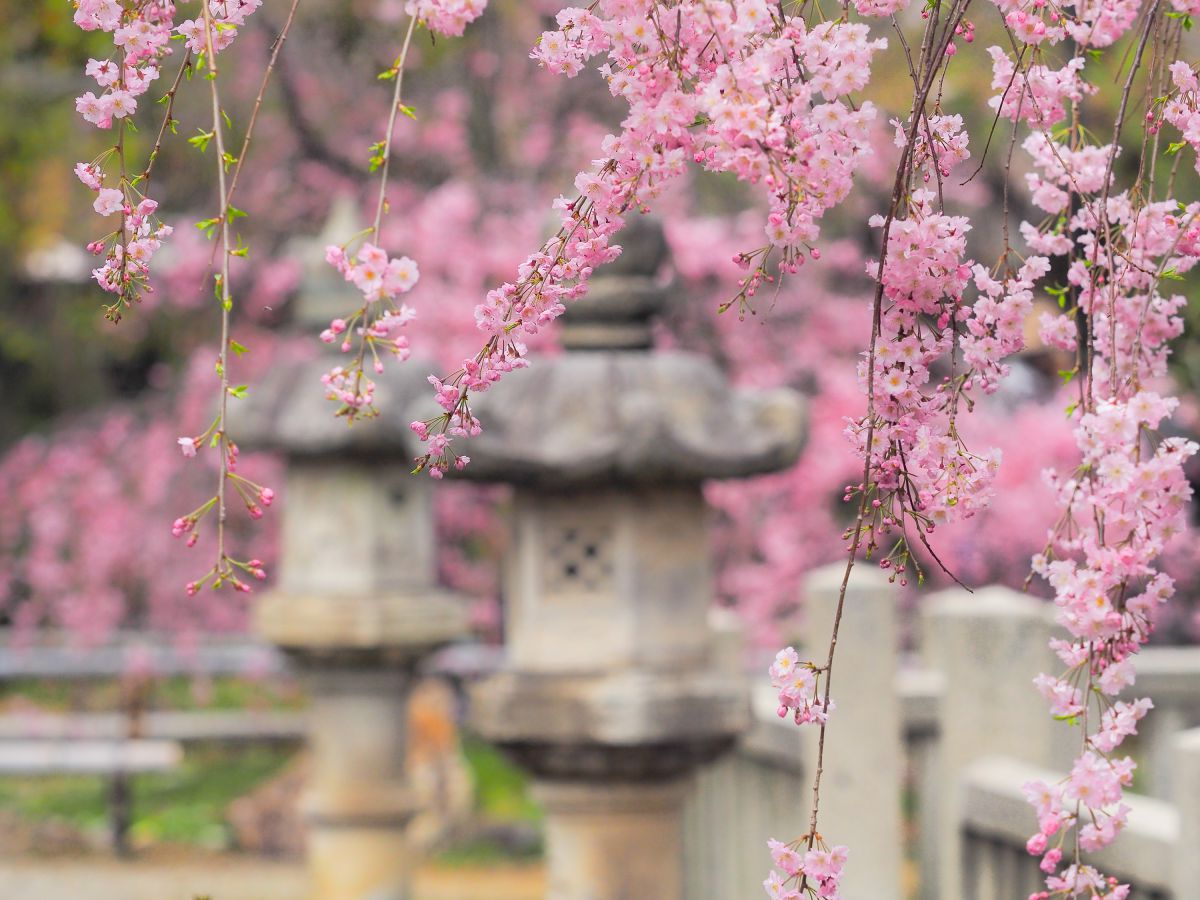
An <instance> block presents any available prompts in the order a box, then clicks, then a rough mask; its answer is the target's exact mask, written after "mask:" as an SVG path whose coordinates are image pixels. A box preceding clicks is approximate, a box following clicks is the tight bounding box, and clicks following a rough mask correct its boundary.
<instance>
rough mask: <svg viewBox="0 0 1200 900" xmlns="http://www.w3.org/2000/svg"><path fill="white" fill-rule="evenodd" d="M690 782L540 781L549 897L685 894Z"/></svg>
mask: <svg viewBox="0 0 1200 900" xmlns="http://www.w3.org/2000/svg"><path fill="white" fill-rule="evenodd" d="M688 786H689V785H688V782H687V781H686V780H685V779H677V780H671V781H662V782H654V783H650V784H636V783H626V782H593V783H587V782H552V781H543V782H540V783H539V784H537V785H536V787H535V789H534V798H535V799H536V800H537V801H538V803H540V804H541V806H542V809H543V810H545V812H546V847H547V861H546V862H547V867H548V870H549V871H548V873H547V874H548V886H549V887H548V889H549V896H550V897H552V898H558V897H564V898H565V897H612V898H616V897H681V896H683V887H682V885H683V865H682V863H683V801H684V797H685V795H686V793H687V789H688Z"/></svg>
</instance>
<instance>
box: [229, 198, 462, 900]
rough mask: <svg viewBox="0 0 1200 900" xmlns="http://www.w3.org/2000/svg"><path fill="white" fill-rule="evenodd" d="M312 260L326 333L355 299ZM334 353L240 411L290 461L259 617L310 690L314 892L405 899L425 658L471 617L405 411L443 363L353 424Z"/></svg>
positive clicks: (399, 373)
mask: <svg viewBox="0 0 1200 900" xmlns="http://www.w3.org/2000/svg"><path fill="white" fill-rule="evenodd" d="M343 212H344V211H343ZM337 218H338V215H337V212H336V211H335V216H334V219H335V221H336V219H337ZM331 230H332V231H333V233H342V234H349V233H351V232H353V231H354V228H353V226H352V225H348V224H343V225H340V226H331ZM316 243H317V245H318V247H317V249H318V250H319V246H320V245H321V244H323V243H324V242H323V241H319V240H318V241H317V242H316ZM306 257H307V258H308V259H309V260H310V261H311V262H312V264H311V265H310V266H309V271H308V272H307V273H306V278H305V281H304V289H303V291H302V294H301V296H300V297H299V298H298V304H297V305H298V318H299V320H300V323H301V324H302V325H303V326H304V327H305V328H306V330H307V331H308V333H311V334H313V335H315V334H316V333H317V331H319V330H320V328H322V327H325V326H326V325H327V324H328V322H329V319H330V318H332V317H333V316H334V315H337V314H338V313H339V312H340V311H344V310H345V309H347V308H351V305H352V304H353V303H355V302H356V296H355V295H354V294H353V293H351V294H349V295H348V294H347V293H346V286H345V284H344V283H343V282H342V281H341V279H340V277H339V276H337V274H336V273H335V272H334V271H333V270H332V268H330V267H328V266H325V265H324V264H323V263H320V262H319V253H316V254H306ZM326 270H328V271H326ZM315 343H316V341H315V337H314V344H315ZM336 364H337V358H336V355H335V354H332V353H328V354H324V355H321V356H320V357H319V358H317V359H312V360H309V361H307V362H299V363H294V364H291V365H282V366H279V367H277V368H276V369H275V370H274V371H273V372H272V373H271V375H270V376H269V377H268V379H266V381H265V382H264V384H263V385H262V387H260V388H258V389H257V390H256V392H255V394H254V395H252V398H251V401H250V404H249V406H248V408H246V409H244V410H242V411H241V412H242V415H239V416H238V420H237V421H235V422H234V424H233V433H235V434H236V435H238V437H239V439H240V440H241V441H242V442H244V443H245V444H246V445H248V446H257V447H266V448H271V449H275V450H278V451H280V452H282V453H283V455H284V456H285V458H286V463H287V466H286V473H285V476H284V484H283V490H281V491H280V495H281V500H282V502H281V504H280V505H281V507H282V556H281V559H280V562H279V571H278V578H277V581H276V586H275V588H274V590H273V591H272V592H271V593H269V594H267V595H266V596H264V597H263V598H262V599H261V600H260V601H259V603H258V605H257V608H256V622H257V626H258V630H259V633H260V634H262V636H263V637H265V638H266V639H267V640H268V641H270V642H272V643H274V644H276V645H278V646H279V647H281V648H282V649H283V650H285V651H286V652H287V653H288V654H289V656H290V657H291V658H292V660H293V662H294V664H295V665H296V667H297V669H298V670H299V672H300V673H301V675H302V677H303V678H304V680H305V682H306V684H307V686H308V689H309V692H310V696H311V703H312V706H311V711H310V716H311V724H310V727H309V746H310V751H311V755H312V764H311V769H310V776H309V783H308V785H307V789H306V794H305V796H304V798H303V801H302V805H303V810H304V815H305V818H306V823H307V831H308V859H309V867H310V871H311V878H312V893H311V895H310V896H311V897H312V898H313V900H403V898H406V897H408V878H409V875H410V871H411V868H412V861H411V859H410V856H411V854H410V852H409V851H408V849H407V842H406V840H405V832H406V829H407V827H408V824H409V822H410V821H411V819H412V818H413V816H414V815H415V814H416V813H417V812H418V803H417V802H416V800H415V797H414V794H413V791H412V788H411V785H410V784H409V783H408V780H407V778H406V774H405V750H406V745H407V738H408V735H407V733H406V732H407V719H408V708H407V701H408V696H409V691H410V689H411V688H412V686H413V685H414V682H415V680H416V670H417V667H418V664H419V663H420V662H421V661H422V660H423V659H425V658H426V657H428V656H429V655H430V654H432V653H433V651H435V650H436V649H437V648H439V647H441V646H443V645H445V644H447V643H449V642H450V641H453V640H455V639H457V638H459V637H461V636H462V635H463V634H464V633H465V631H466V619H465V614H464V612H463V607H462V604H461V602H460V599H459V598H458V597H456V596H453V595H451V594H449V593H447V592H446V591H445V590H443V589H441V588H439V586H438V584H437V579H436V568H435V556H434V552H435V541H434V535H433V515H432V510H431V500H432V497H431V490H432V484H431V482H430V479H428V478H416V477H413V476H412V475H411V474H410V468H411V466H410V460H411V459H412V457H413V455H414V453H415V450H416V448H415V447H414V446H413V443H414V441H413V439H412V438H411V433H410V432H409V430H408V427H407V422H406V420H405V421H401V417H400V412H399V411H400V410H403V409H404V408H405V407H406V406H408V405H411V403H412V402H413V399H414V398H415V397H417V396H419V395H423V394H425V393H427V392H428V388H429V386H428V384H427V383H426V382H425V375H426V373H427V372H428V371H430V370H431V368H432V367H431V366H428V365H423V364H422V363H421V362H420V361H417V360H412V361H409V362H407V363H405V364H402V365H394V366H392V367H390V369H389V370H388V371H387V372H386V373H385V374H384V375H382V376H378V377H376V379H375V380H376V381H377V383H378V390H377V392H376V400H377V404H378V406H379V408H380V409H385V410H391V411H392V413H391V414H389V415H384V416H381V417H380V418H378V419H375V420H372V421H370V422H363V423H360V424H356V425H354V426H353V427H348V426H347V424H346V423H345V421H344V420H342V419H335V418H334V417H333V409H332V405H331V404H330V403H329V402H328V401H326V400H324V398H323V395H322V389H321V384H320V376H321V373H322V372H324V371H327V370H328V369H329V368H330V367H331V366H333V365H336Z"/></svg>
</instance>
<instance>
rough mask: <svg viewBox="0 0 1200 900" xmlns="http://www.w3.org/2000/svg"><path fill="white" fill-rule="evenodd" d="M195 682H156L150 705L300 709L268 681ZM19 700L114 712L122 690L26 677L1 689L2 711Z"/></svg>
mask: <svg viewBox="0 0 1200 900" xmlns="http://www.w3.org/2000/svg"><path fill="white" fill-rule="evenodd" d="M197 684H198V683H197V682H196V680H195V679H193V678H189V677H185V676H175V677H171V678H164V679H161V680H157V681H155V683H154V684H153V685H152V687H151V688H150V690H149V694H148V701H149V704H150V706H151V707H153V708H156V709H174V710H185V711H186V710H206V709H208V710H229V709H299V708H301V707H303V705H304V696H303V694H302V693H301V692H300V691H298V690H297V689H295V688H294V687H292V686H290V685H280V684H278V683H276V682H272V681H256V680H254V679H249V678H239V677H236V676H221V677H218V678H214V679H212V680H211V681H210V682H208V684H207V685H206V686H205V688H204V690H203V691H201V690H199V689H198V687H197ZM17 698H20V700H22V701H24V702H26V703H32V704H34V705H36V706H39V707H41V708H43V709H46V710H49V711H52V712H63V711H70V710H76V711H83V710H113V709H119V708H120V706H121V701H122V689H121V683H120V682H119V681H118V680H117V679H102V680H98V681H76V682H71V681H41V680H37V679H25V680H19V681H11V682H8V683H6V684H4V685H3V686H0V707H2V706H3V705H4V703H5V701H11V700H15V699H17Z"/></svg>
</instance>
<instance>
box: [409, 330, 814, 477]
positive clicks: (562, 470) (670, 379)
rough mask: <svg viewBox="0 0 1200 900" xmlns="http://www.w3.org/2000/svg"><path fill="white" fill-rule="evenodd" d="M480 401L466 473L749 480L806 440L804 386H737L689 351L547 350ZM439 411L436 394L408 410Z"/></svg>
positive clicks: (418, 413)
mask: <svg viewBox="0 0 1200 900" xmlns="http://www.w3.org/2000/svg"><path fill="white" fill-rule="evenodd" d="M473 409H474V411H475V413H476V415H477V416H478V417H479V419H480V421H481V422H482V423H483V429H484V430H483V434H481V435H480V436H478V437H476V438H474V439H472V440H471V441H470V443H469V445H467V446H464V450H465V451H466V452H468V453H469V454H470V456H471V464H470V465H469V466H467V467H466V469H465V470H464V471H463V473H462V475H463V476H464V477H466V478H472V479H476V480H480V481H504V482H510V483H516V484H530V485H537V486H539V487H563V486H581V485H599V484H604V483H621V484H626V485H645V484H654V485H661V484H665V483H676V484H679V483H696V482H699V481H702V480H705V479H708V478H744V477H747V476H750V475H757V474H760V473H763V472H772V471H776V470H778V469H781V468H784V467H786V466H788V465H789V464H791V463H792V462H794V461H795V459H796V457H797V456H798V455H799V453H800V449H801V447H802V445H803V439H804V406H803V402H802V400H801V399H800V397H799V395H797V394H795V393H794V392H792V391H789V390H786V389H780V390H775V391H743V390H739V389H736V388H732V387H730V386H729V384H728V382H727V381H726V380H725V378H724V376H723V375H722V374H721V372H720V370H719V369H718V368H717V366H716V364H715V363H713V362H712V361H711V360H708V359H705V358H704V357H701V356H695V355H692V354H686V353H665V352H664V353H622V352H594V353H569V354H565V355H563V356H560V357H555V358H548V359H539V360H537V361H536V363H535V365H533V366H532V367H530V368H528V369H524V370H521V371H518V372H513V373H512V374H510V375H509V376H508V377H507V378H505V380H504V381H502V382H501V383H499V384H498V385H496V386H495V387H493V388H492V389H491V390H489V391H487V392H486V393H484V394H481V395H479V397H478V398H476V399H475V400H474V401H473ZM435 412H436V409H435V408H433V404H432V400H431V399H430V401H428V402H426V403H422V404H419V405H418V406H417V407H416V408H414V410H413V414H412V415H411V416H410V418H426V417H427V416H430V415H433V414H434V413H435Z"/></svg>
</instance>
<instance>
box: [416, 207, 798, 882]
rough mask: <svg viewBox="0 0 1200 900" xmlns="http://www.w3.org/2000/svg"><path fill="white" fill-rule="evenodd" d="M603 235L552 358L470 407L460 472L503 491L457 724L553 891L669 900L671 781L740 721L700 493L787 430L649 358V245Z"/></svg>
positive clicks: (740, 695) (652, 253)
mask: <svg viewBox="0 0 1200 900" xmlns="http://www.w3.org/2000/svg"><path fill="white" fill-rule="evenodd" d="M623 238H624V240H623V242H622V243H624V244H625V245H626V247H627V254H626V256H623V257H622V259H621V260H619V261H618V263H617V264H616V265H615V266H614V268H613V269H611V270H610V271H609V272H608V273H607V274H605V275H602V276H598V277H597V278H596V279H595V281H594V283H593V287H592V291H591V294H590V295H589V297H588V298H587V299H586V300H582V301H579V302H578V303H576V305H575V306H574V307H573V308H572V310H571V312H570V313H569V314H568V315H567V317H566V319H565V323H566V325H565V328H564V344H565V346H566V350H567V352H566V353H564V354H562V355H560V356H556V357H552V358H545V359H540V360H537V361H536V363H535V364H534V365H533V366H532V367H531V368H529V369H526V370H523V371H519V372H515V373H513V374H512V375H510V376H509V377H508V378H506V379H505V381H503V382H501V383H500V384H499V385H497V386H496V387H494V388H492V389H491V390H489V391H488V392H487V393H486V394H483V395H481V396H480V397H479V399H478V401H477V403H476V406H475V412H476V414H477V415H478V416H479V418H480V419H481V421H482V422H483V426H484V431H483V434H482V435H481V436H480V437H478V438H477V439H475V441H474V442H473V443H472V447H471V458H472V463H471V464H470V465H469V466H467V468H466V470H465V471H464V472H463V476H465V477H468V478H476V479H483V480H488V481H496V482H508V483H511V484H514V485H515V486H516V490H515V492H514V498H513V506H512V530H513V541H512V549H511V552H510V555H509V556H510V558H509V560H508V563H509V565H508V568H507V572H506V573H505V603H506V610H505V615H506V633H507V636H508V648H507V650H508V655H507V661H506V665H505V667H504V670H503V671H502V672H501V673H500V674H498V675H497V676H495V677H493V678H491V679H489V680H488V681H486V682H484V683H482V684H481V685H479V687H478V689H477V690H476V691H475V693H474V695H473V698H472V719H473V720H474V723H475V725H476V727H477V728H478V730H479V731H480V732H481V733H482V734H483V735H484V736H485V737H487V738H488V739H490V740H492V741H494V742H496V743H497V744H499V745H500V746H501V747H503V748H504V749H505V750H506V751H507V752H508V753H509V755H510V756H511V757H513V758H514V759H515V760H516V761H517V762H518V763H520V764H521V765H522V766H523V767H524V768H526V769H527V770H528V771H529V772H530V773H531V775H532V776H533V780H534V786H535V791H536V794H537V796H538V797H539V798H540V799H541V801H542V803H543V805H544V808H545V813H546V839H547V853H548V859H549V866H550V896H551V897H552V898H553V900H629V898H654V900H681V898H682V893H683V856H682V837H681V832H682V811H683V799H684V796H685V792H686V790H687V788H688V782H689V777H690V775H691V773H692V772H693V771H694V770H695V769H696V767H697V766H698V765H700V764H701V763H703V762H705V761H707V760H710V759H713V758H715V757H716V756H718V755H719V754H721V753H722V752H723V751H725V750H726V749H728V748H729V747H730V746H731V745H732V743H733V740H734V738H735V736H736V735H737V734H738V733H739V732H740V731H741V730H742V729H743V728H744V727H745V725H746V724H747V721H748V701H747V691H746V685H745V684H744V683H743V682H742V680H741V679H740V678H738V677H736V676H735V675H731V674H730V673H729V672H728V671H726V670H725V668H724V667H723V666H722V663H721V654H720V652H719V650H718V643H717V641H716V640H715V637H714V633H713V631H712V629H711V628H710V625H709V620H708V615H707V613H708V609H709V605H710V603H711V601H712V583H711V561H710V558H709V550H708V531H707V527H706V520H707V514H706V506H705V503H704V499H703V495H702V493H701V489H700V488H701V483H702V482H703V481H704V480H705V479H707V478H728V477H742V476H747V475H751V474H755V473H759V472H767V471H772V470H775V469H778V468H781V467H783V466H785V465H787V464H788V463H789V462H791V461H792V460H793V459H794V458H795V456H796V454H797V453H798V452H799V449H800V444H801V438H802V410H801V407H800V402H799V398H798V397H797V396H796V395H794V394H792V393H791V392H788V391H781V392H774V393H770V392H768V393H765V394H764V393H758V394H752V393H743V392H741V391H737V390H734V389H733V388H731V387H730V385H729V384H728V383H727V382H726V380H725V379H724V377H723V376H722V375H721V373H720V372H719V371H718V369H717V368H716V366H715V365H714V364H713V363H712V362H711V361H710V360H708V359H706V358H704V357H700V356H695V355H691V354H685V353H665V352H664V353H656V352H651V336H650V328H649V324H648V322H649V319H650V318H651V316H652V315H653V314H654V313H655V312H656V311H657V309H658V308H659V306H660V304H661V303H662V301H663V299H664V296H663V290H662V289H661V288H660V287H658V286H657V284H656V282H655V281H654V275H655V274H656V273H657V271H658V269H659V268H660V267H661V264H662V262H663V259H664V246H665V245H664V241H663V238H662V235H661V233H660V232H659V231H657V230H654V229H653V226H648V225H646V223H645V220H641V221H640V222H639V223H638V225H636V226H634V229H633V231H632V233H630V234H628V235H623ZM424 413H425V410H414V415H413V416H412V418H423V417H425V416H424ZM763 853H764V864H765V863H766V861H767V858H766V850H765V848H764V851H763Z"/></svg>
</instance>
